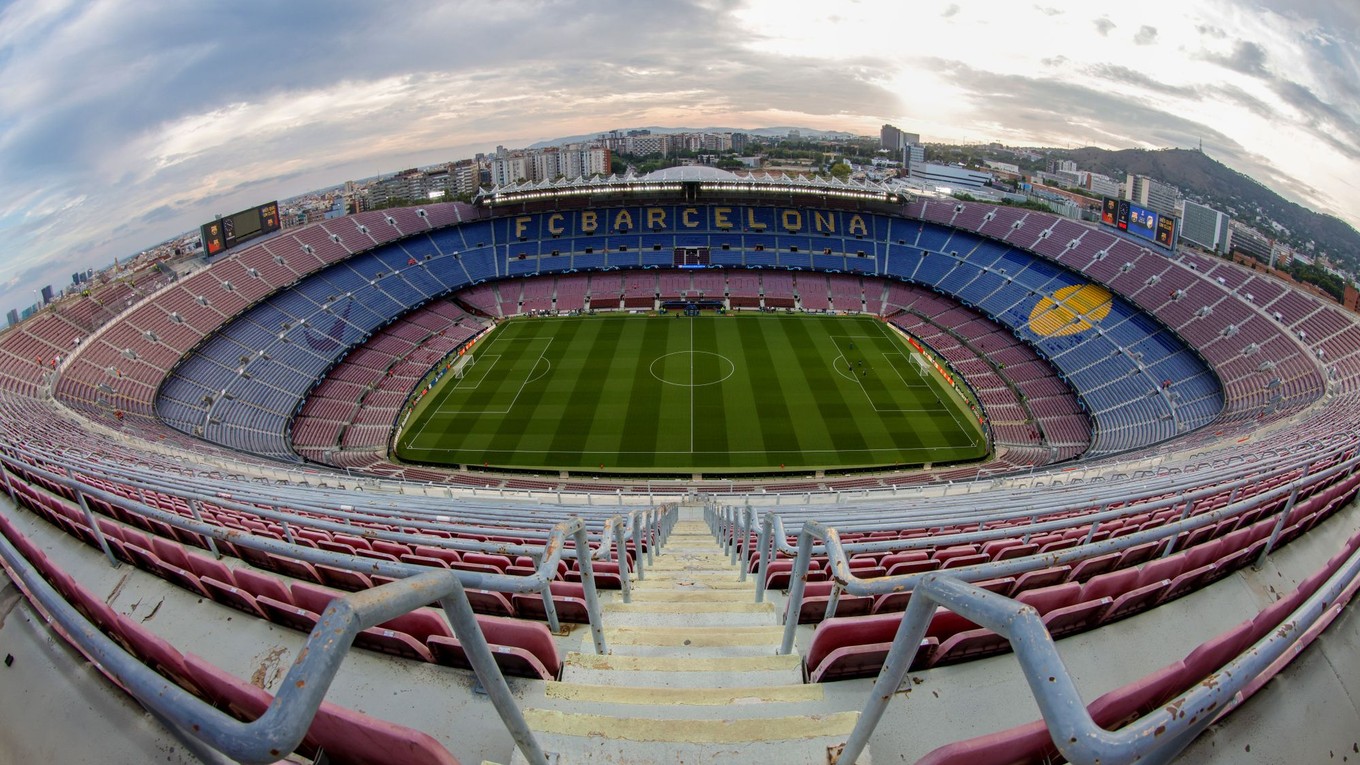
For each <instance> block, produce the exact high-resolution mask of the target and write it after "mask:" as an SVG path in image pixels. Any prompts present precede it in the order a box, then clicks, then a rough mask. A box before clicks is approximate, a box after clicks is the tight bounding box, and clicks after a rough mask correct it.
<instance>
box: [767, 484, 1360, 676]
mask: <svg viewBox="0 0 1360 765" xmlns="http://www.w3.org/2000/svg"><path fill="white" fill-rule="evenodd" d="M1357 465H1360V458H1352V459H1350V460H1346V461H1343V462H1338V463H1337V464H1335V465H1332V466H1331V467H1329V468H1327V469H1326V470H1322V471H1318V472H1317V473H1316V474H1314V477H1315V478H1317V479H1318V480H1325V479H1327V478H1330V477H1334V476H1336V475H1339V474H1341V473H1343V472H1345V473H1347V474H1349V473H1350V472H1354V470H1355V469H1356V467H1357ZM1298 491H1299V489H1298V487H1297V486H1294V485H1290V484H1285V485H1283V486H1280V487H1277V488H1275V489H1271V490H1270V491H1267V492H1263V493H1261V494H1257V495H1255V496H1253V497H1250V498H1249V499H1245V500H1239V501H1238V502H1235V503H1229V504H1227V505H1224V506H1223V507H1220V508H1218V509H1216V510H1211V511H1208V512H1204V513H1200V514H1199V515H1192V516H1188V517H1182V518H1181V519H1180V520H1176V521H1167V522H1166V523H1163V524H1161V525H1159V526H1157V527H1156V528H1152V529H1146V530H1143V531H1137V532H1134V533H1132V534H1126V535H1124V536H1121V537H1113V538H1110V539H1105V540H1101V541H1099V542H1092V543H1088V544H1084V545H1077V546H1074V547H1068V548H1065V549H1062V550H1057V551H1054V552H1049V553H1040V554H1038V555H1029V556H1024V557H1019V558H1012V559H1010V560H1006V561H997V562H991V563H980V564H977V565H973V566H961V567H959V568H957V569H951V571H950V575H951V576H953V577H955V578H957V579H960V580H966V581H972V582H977V581H984V580H987V579H991V578H994V577H999V576H1010V575H1013V574H1019V573H1023V572H1026V571H1034V570H1038V569H1042V568H1048V567H1050V566H1060V565H1063V564H1066V563H1070V562H1073V561H1077V560H1082V559H1085V558H1090V557H1093V556H1097V555H1104V554H1106V553H1111V552H1118V551H1122V550H1125V549H1127V548H1130V547H1134V546H1136V545H1140V544H1143V543H1146V542H1156V541H1160V540H1163V539H1175V538H1176V537H1177V536H1179V535H1180V534H1181V533H1182V532H1186V531H1191V530H1193V529H1197V528H1200V527H1204V526H1210V525H1212V524H1215V523H1217V522H1218V521H1220V520H1222V519H1223V518H1226V517H1229V516H1232V515H1235V514H1237V513H1240V512H1243V511H1245V510H1247V509H1250V508H1251V507H1255V506H1256V505H1258V504H1260V503H1263V502H1271V501H1274V500H1277V499H1284V500H1285V502H1284V503H1283V504H1282V505H1281V507H1280V509H1279V510H1278V511H1276V522H1275V526H1274V529H1273V530H1272V532H1271V535H1270V537H1269V539H1268V540H1267V543H1266V545H1265V546H1264V548H1263V550H1262V552H1263V554H1264V553H1268V552H1269V551H1270V550H1271V548H1273V546H1274V544H1275V542H1276V541H1277V540H1278V538H1279V535H1280V532H1281V531H1282V527H1283V523H1284V519H1285V518H1286V517H1287V516H1288V515H1289V513H1290V511H1291V510H1293V508H1294V503H1295V501H1296V500H1297V498H1298ZM814 539H822V540H824V541H825V545H824V547H825V549H826V554H827V559H828V562H829V564H830V566H831V576H832V579H833V580H834V581H835V583H836V587H835V588H833V590H832V593H833V596H832V599H831V600H830V601H829V602H828V604H827V610H828V611H829V612H831V613H832V614H834V613H835V605H836V598H837V597H838V596H839V594H840V592H841V591H842V590H843V591H845V592H846V593H849V594H851V595H886V594H889V593H893V592H907V591H911V592H913V596H912V597H913V600H914V599H915V594H914V593H915V590H916V588H917V587H919V586H920V584H921V582H923V581H925V580H926V579H927V578H929V577H930V576H931V575H932V574H935V573H937V572H921V573H914V574H901V575H898V576H884V577H874V578H869V579H862V578H860V577H858V576H855V574H854V573H852V572H851V570H850V558H849V556H848V555H847V554H846V552H845V549H844V546H842V545H841V542H840V534H839V532H838V531H837V530H836V529H835V528H833V527H831V526H828V525H826V524H822V523H818V522H816V521H807V522H806V523H804V524H803V530H802V531H801V532H800V533H799V536H798V553H797V556H796V557H795V558H794V563H793V572H794V574H795V575H794V576H793V577H792V578H791V580H790V585H789V595H788V600H787V610H786V612H785V613H786V614H787V618H786V619H785V622H784V636H783V640H782V641H781V643H780V649H779V653H781V654H788V653H791V652H792V651H793V644H794V638H795V636H796V633H797V630H798V617H797V614H798V613H799V611H800V610H801V609H802V604H803V593H804V590H805V589H806V585H807V581H806V577H805V576H799V575H798V574H800V573H801V572H805V571H806V570H807V567H808V563H809V561H810V560H811V557H812V548H813V540H814ZM1170 553H1171V551H1169V550H1168V551H1167V552H1165V553H1164V554H1170Z"/></svg>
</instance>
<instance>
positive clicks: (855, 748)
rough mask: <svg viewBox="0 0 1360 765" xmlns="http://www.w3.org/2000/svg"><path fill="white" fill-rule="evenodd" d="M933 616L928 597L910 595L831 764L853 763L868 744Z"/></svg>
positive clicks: (914, 655) (912, 659) (913, 658)
mask: <svg viewBox="0 0 1360 765" xmlns="http://www.w3.org/2000/svg"><path fill="white" fill-rule="evenodd" d="M931 577H932V578H933V577H934V575H933V574H932V575H931ZM934 615H935V603H934V602H932V601H931V600H930V599H929V598H919V597H914V598H912V599H911V601H910V602H909V603H907V610H906V613H904V614H903V615H902V622H901V623H900V624H899V625H898V626H897V634H895V635H894V636H893V642H892V648H890V649H889V650H888V658H887V659H886V660H885V661H884V662H883V669H881V670H879V673H878V679H877V680H875V681H874V688H873V690H872V691H871V692H870V693H869V702H868V703H867V704H865V705H864V709H863V711H861V712H860V713H859V720H857V721H856V722H855V728H854V730H852V731H850V737H849V738H848V739H846V740H845V745H844V746H842V747H841V750H840V752H839V753H837V755H836V760H835V763H834V764H833V765H841V764H842V763H847V764H853V763H854V762H855V760H857V759H859V755H860V753H861V752H863V751H864V747H865V746H866V745H868V743H869V737H870V736H872V735H873V733H874V729H875V728H877V727H878V721H879V720H881V719H883V713H884V712H886V711H888V702H889V701H891V700H892V698H893V696H895V695H896V694H897V689H898V688H899V687H900V686H901V685H902V681H903V680H904V679H905V678H906V676H907V670H909V669H911V663H912V662H913V661H915V660H916V653H917V651H919V650H920V647H921V641H922V640H924V639H925V636H926V630H927V629H929V628H930V619H931V617H933V616H934Z"/></svg>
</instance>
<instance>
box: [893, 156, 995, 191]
mask: <svg viewBox="0 0 1360 765" xmlns="http://www.w3.org/2000/svg"><path fill="white" fill-rule="evenodd" d="M909 169H910V172H911V177H912V178H916V179H918V180H921V181H924V182H926V183H933V184H936V185H937V186H947V187H950V188H960V187H962V188H975V189H980V188H983V187H985V186H990V185H991V184H992V180H993V179H994V177H993V176H992V174H991V173H984V172H981V171H979V170H969V169H967V168H964V167H958V166H955V165H941V164H937V163H934V162H921V163H917V164H912V165H911V166H910V168H909Z"/></svg>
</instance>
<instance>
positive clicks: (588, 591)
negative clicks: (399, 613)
mask: <svg viewBox="0 0 1360 765" xmlns="http://www.w3.org/2000/svg"><path fill="white" fill-rule="evenodd" d="M4 463H5V460H4V457H3V455H0V465H2V464H4ZM22 469H23V470H26V471H29V472H32V473H36V474H38V475H40V476H42V477H43V478H45V479H46V480H49V481H52V482H53V483H57V484H60V485H62V486H65V487H67V488H68V489H71V490H72V491H73V492H75V494H76V498H77V501H78V502H79V503H80V505H81V510H82V512H83V513H84V514H85V521H86V525H87V526H89V527H90V530H91V532H92V533H93V535H94V537H95V539H96V541H97V542H98V543H99V546H100V548H101V549H102V550H103V551H104V554H105V556H106V557H107V558H108V560H109V563H110V564H111V565H114V566H117V565H118V564H117V560H116V559H115V558H114V557H113V553H112V551H111V550H110V548H109V546H108V542H107V541H106V540H105V538H104V533H103V530H102V529H101V528H100V525H99V524H98V523H97V522H95V519H94V517H93V514H92V513H91V511H90V509H89V506H88V504H87V503H86V501H85V497H87V496H88V497H95V498H97V499H99V500H101V501H103V502H106V503H109V504H111V505H116V506H118V507H121V508H123V509H125V510H129V511H131V512H137V513H140V514H142V515H144V516H146V517H149V518H155V519H156V520H158V521H161V522H163V523H166V524H168V525H171V526H175V527H177V528H181V529H184V530H185V531H190V532H193V533H195V534H200V535H203V536H204V537H210V538H212V539H215V540H217V541H221V542H229V543H231V544H233V545H236V546H239V547H248V548H250V549H253V550H259V551H261V552H266V553H276V554H280V555H284V556H287V557H289V558H295V559H297V560H303V561H306V562H308V563H320V564H325V565H329V566H336V567H339V568H344V569H349V570H351V571H360V572H364V573H370V574H379V575H382V576H388V577H392V578H396V579H404V578H407V577H414V576H418V575H421V574H424V573H426V572H428V571H429V568H427V567H425V566H417V565H413V564H410V563H399V562H398V563H394V562H391V561H385V560H377V559H373V558H365V557H361V556H357V555H348V554H346V553H337V552H330V551H328V550H318V549H314V548H311V547H305V546H302V545H295V544H290V543H289V542H285V541H281V540H277V539H272V538H270V537H262V536H258V535H255V534H250V533H245V532H241V531H239V530H237V529H229V528H223V527H221V526H215V525H213V524H209V523H205V522H203V521H199V520H195V519H193V518H185V517H184V516H181V515H178V514H175V513H171V512H168V511H165V510H161V509H159V508H155V507H151V506H149V505H140V503H138V502H136V501H135V500H130V499H127V498H126V497H123V496H121V495H118V494H114V493H112V492H107V491H104V490H102V489H98V488H95V487H92V486H88V485H86V484H83V483H80V482H79V481H77V480H75V479H74V478H71V477H69V476H64V475H60V474H57V473H54V472H52V471H49V470H46V469H43V468H39V467H36V466H33V465H28V464H25V465H23V466H22ZM0 473H3V474H5V480H6V481H8V480H9V477H8V474H9V469H8V466H7V465H6V466H5V469H0ZM569 537H570V538H573V539H574V541H575V542H576V545H577V547H578V548H579V549H588V541H587V539H586V529H585V524H584V522H582V521H581V519H580V518H574V519H569V520H566V521H562V522H561V523H559V524H557V525H556V526H554V527H553V530H552V534H551V535H550V536H549V538H548V541H547V542H546V543H545V544H544V546H543V548H542V549H541V550H539V551H538V552H539V554H541V555H542V560H541V561H540V562H539V565H538V570H537V571H535V572H534V573H533V574H532V575H529V576H511V575H507V574H486V573H480V572H475V571H451V572H450V574H451V575H452V576H454V577H456V578H457V579H459V581H460V585H461V586H464V587H468V588H472V589H482V590H495V591H498V592H509V593H529V592H535V593H548V592H550V589H549V583H550V582H551V581H552V580H553V579H555V578H556V576H557V562H558V561H559V560H560V559H561V556H562V551H563V548H564V545H565V542H566V540H567V539H568V538H569ZM579 567H580V571H581V586H582V590H583V591H584V595H585V597H584V600H585V603H586V611H587V613H588V615H589V619H590V630H591V635H592V638H593V642H594V645H595V650H596V652H597V653H599V654H602V655H603V654H605V653H608V647H607V646H606V644H605V637H604V626H603V620H602V616H601V612H600V604H599V597H598V594H597V592H596V587H595V573H594V566H593V565H592V562H591V558H590V556H588V555H587V556H583V557H581V558H580V560H579ZM620 578H621V579H624V578H626V576H625V577H620ZM544 605H545V607H546V608H547V609H548V617H549V619H548V622H549V626H550V627H551V628H552V629H553V630H554V631H557V629H558V628H559V627H558V625H557V616H556V610H555V609H553V608H552V604H551V598H550V597H549V596H547V595H545V597H544Z"/></svg>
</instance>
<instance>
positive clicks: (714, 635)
mask: <svg viewBox="0 0 1360 765" xmlns="http://www.w3.org/2000/svg"><path fill="white" fill-rule="evenodd" d="M604 633H605V640H606V641H607V642H608V644H609V650H610V652H611V653H616V654H625V655H631V656H765V655H769V654H773V653H774V652H775V649H776V648H777V647H778V646H779V642H780V639H781V638H782V637H783V629H781V628H780V627H776V626H744V627H743V626H692V625H691V624H683V625H676V626H650V627H649V626H639V627H623V626H620V627H607V628H605V631H604ZM585 637H586V639H587V640H588V639H589V635H587V636H585Z"/></svg>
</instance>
